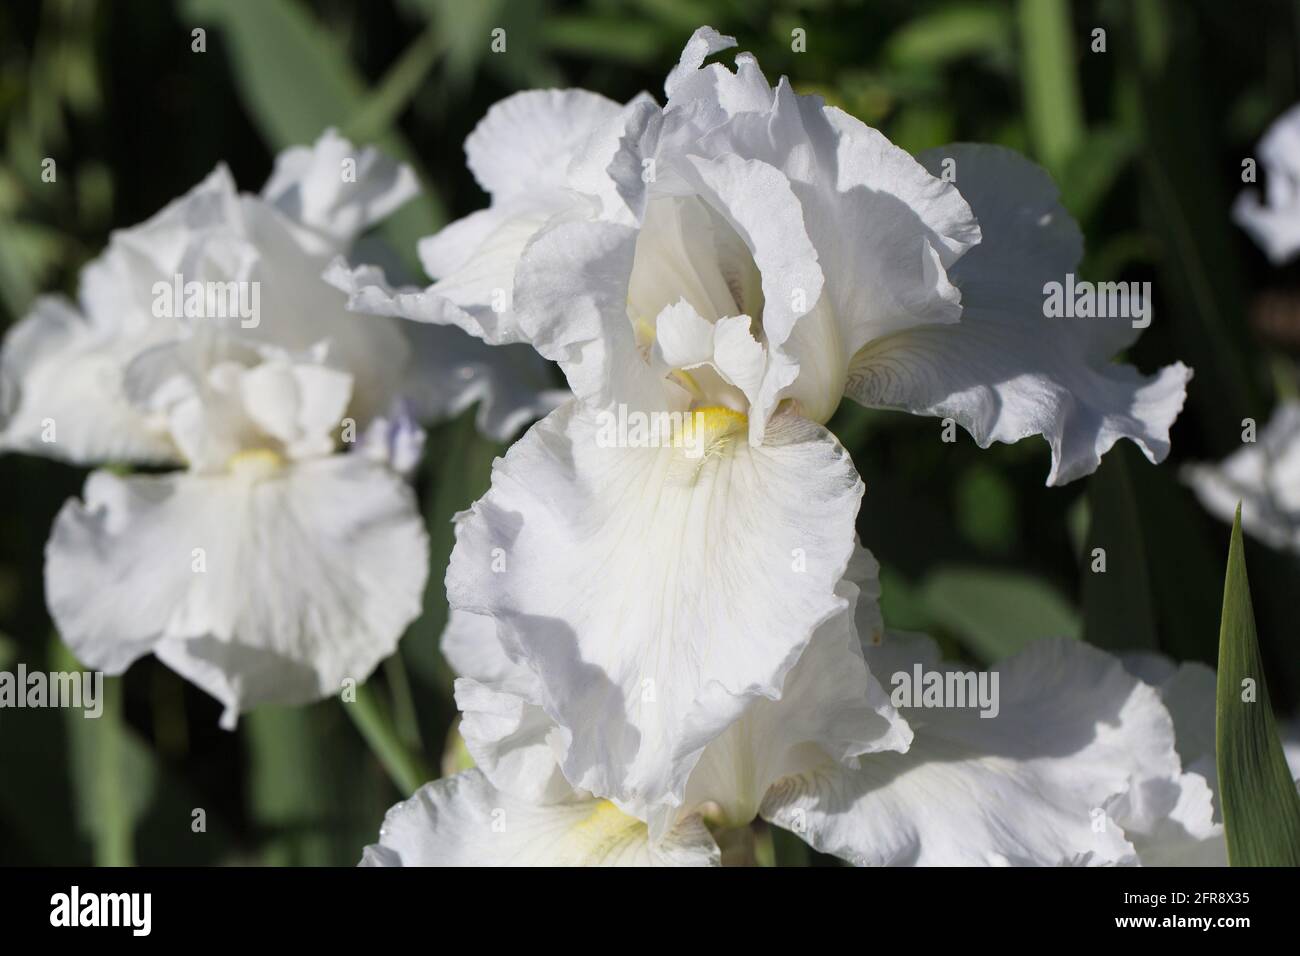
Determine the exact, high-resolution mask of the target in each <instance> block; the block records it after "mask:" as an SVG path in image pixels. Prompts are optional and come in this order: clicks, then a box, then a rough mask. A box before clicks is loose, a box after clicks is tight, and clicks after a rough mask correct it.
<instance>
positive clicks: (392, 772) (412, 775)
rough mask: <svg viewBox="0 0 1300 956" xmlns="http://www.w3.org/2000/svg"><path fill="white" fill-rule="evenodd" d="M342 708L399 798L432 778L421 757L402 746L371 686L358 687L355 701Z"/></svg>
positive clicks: (399, 737)
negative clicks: (386, 775) (390, 780)
mask: <svg viewBox="0 0 1300 956" xmlns="http://www.w3.org/2000/svg"><path fill="white" fill-rule="evenodd" d="M343 709H344V710H346V711H347V712H348V716H349V717H351V718H352V722H353V723H354V724H356V725H357V730H359V731H361V736H362V737H363V738H365V741H366V744H367V745H369V747H370V750H371V752H372V753H374V755H375V756H376V757H377V758H378V759H379V762H380V763H381V764H383V767H384V769H385V770H386V771H388V776H389V777H391V778H392V781H393V784H394V785H395V786H396V787H397V789H398V790H399V791H401V793H402V796H404V797H409V796H411V794H413V793H415V791H416V790H418V789H420V787H421V785H423V784H424V783H425V782H426V781H428V780H432V779H433V774H432V773H431V772H430V771H429V768H428V767H427V766H426V765H425V762H424V758H423V757H422V756H421V755H420V754H416V753H413V752H412V751H411V750H409V749H408V748H407V747H406V746H405V744H403V743H402V738H401V735H400V734H399V733H398V732H397V728H396V727H395V726H394V724H393V719H392V715H391V714H390V713H389V712H388V708H387V707H385V706H384V704H383V703H382V701H381V700H380V699H379V695H378V694H376V693H375V690H374V688H373V687H372V686H371V685H370V684H362V685H360V686H359V687H357V698H356V700H355V701H352V702H345V703H344V704H343Z"/></svg>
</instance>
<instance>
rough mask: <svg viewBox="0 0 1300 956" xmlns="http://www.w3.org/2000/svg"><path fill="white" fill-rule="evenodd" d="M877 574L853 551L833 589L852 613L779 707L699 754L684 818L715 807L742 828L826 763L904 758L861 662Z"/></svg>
mask: <svg viewBox="0 0 1300 956" xmlns="http://www.w3.org/2000/svg"><path fill="white" fill-rule="evenodd" d="M878 570H879V566H878V565H877V564H876V561H875V559H874V558H873V557H872V556H871V554H870V552H868V551H866V550H865V549H862V548H858V549H857V551H856V552H855V554H854V558H853V560H852V561H851V562H850V563H849V569H848V571H847V573H846V574H845V576H844V579H843V580H842V581H840V583H839V585H838V586H837V587H836V593H837V594H838V595H840V596H841V597H842V598H844V599H845V600H846V601H847V602H848V606H847V607H846V608H845V609H844V610H843V611H842V612H840V613H839V614H837V615H836V616H835V617H833V618H831V619H830V620H829V621H827V622H826V623H824V624H823V625H822V626H821V627H819V628H818V629H817V631H816V632H815V633H814V634H813V638H812V640H811V641H810V642H809V644H808V647H807V649H806V650H805V651H804V652H803V654H802V655H801V656H800V658H799V662H798V663H797V664H796V665H795V666H794V669H793V670H791V671H790V675H789V677H787V678H786V681H785V686H784V687H783V688H782V691H781V697H780V699H779V700H769V699H767V698H765V697H760V698H757V699H755V700H754V701H753V702H752V703H751V704H750V705H749V708H748V709H747V710H746V711H745V713H744V715H743V716H742V717H741V718H740V719H739V720H737V721H736V722H735V723H733V724H732V725H731V726H730V727H728V728H727V729H726V731H724V732H723V733H722V734H721V735H720V736H719V737H717V738H716V739H715V740H713V741H712V742H711V743H710V744H709V745H708V746H707V747H705V748H704V753H703V754H702V755H701V757H700V760H699V763H697V764H696V765H695V769H694V770H693V771H692V772H691V777H690V781H689V783H688V784H687V788H686V803H685V807H686V808H687V809H694V808H697V807H701V806H707V805H713V807H714V808H715V813H716V814H717V815H718V816H719V817H720V819H722V820H724V821H726V822H728V823H729V824H730V825H733V826H743V825H745V824H747V823H749V821H751V820H753V819H754V817H756V816H757V815H758V811H759V807H760V806H761V804H762V802H763V798H764V796H765V795H766V794H767V792H768V790H769V788H770V787H771V786H772V785H773V784H774V783H776V782H777V781H778V780H780V779H781V778H783V777H786V776H789V775H791V774H798V773H802V772H804V771H810V770H815V769H818V768H819V767H821V766H822V765H824V764H825V763H826V760H827V757H830V758H831V759H833V760H835V761H838V762H840V763H843V764H845V765H846V766H857V765H858V760H857V758H858V757H859V756H861V755H863V754H872V753H875V752H877V751H882V750H897V751H905V750H907V748H908V746H909V744H910V743H911V739H912V732H911V729H910V728H909V727H908V726H907V723H906V721H904V720H903V719H902V717H900V716H899V714H898V712H897V711H896V710H895V709H894V707H893V706H892V705H891V704H890V702H889V695H888V694H887V693H886V692H885V691H884V689H883V688H882V687H881V686H880V682H879V680H878V679H877V676H876V675H874V674H872V673H870V672H869V671H868V670H867V665H866V661H865V660H864V659H863V656H862V641H866V642H868V643H871V642H873V641H878V640H879V639H880V607H879V604H878V603H877V598H878V597H879V581H878V578H877V573H878ZM859 628H861V630H862V633H861V637H860V636H859ZM863 759H868V760H869V759H872V758H870V757H865V758H863ZM652 829H654V828H653V827H652Z"/></svg>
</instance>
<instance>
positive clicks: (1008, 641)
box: [921, 567, 1080, 661]
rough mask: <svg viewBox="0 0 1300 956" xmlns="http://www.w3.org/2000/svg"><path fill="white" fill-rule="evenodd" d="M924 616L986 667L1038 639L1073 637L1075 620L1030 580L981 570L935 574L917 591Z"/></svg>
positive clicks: (1076, 633)
mask: <svg viewBox="0 0 1300 956" xmlns="http://www.w3.org/2000/svg"><path fill="white" fill-rule="evenodd" d="M921 594H922V601H923V602H924V604H925V607H926V610H927V612H928V613H929V615H930V616H931V617H932V618H933V619H934V620H935V621H936V622H937V623H939V624H941V625H942V626H943V627H945V628H947V629H948V630H949V631H951V632H952V633H953V635H954V636H955V637H957V639H958V640H960V641H961V643H962V644H963V645H964V646H965V647H966V648H967V649H968V650H970V651H971V652H973V653H974V654H975V655H977V656H978V657H979V658H981V659H982V660H985V661H995V660H1000V659H1002V658H1004V657H1007V656H1009V655H1011V654H1014V653H1016V652H1017V651H1019V650H1020V649H1021V648H1023V647H1025V646H1026V645H1027V644H1029V643H1030V642H1031V641H1034V640H1037V639H1038V638H1041V637H1076V638H1077V637H1078V636H1079V631H1080V626H1079V619H1078V617H1077V615H1076V614H1075V613H1074V611H1073V609H1071V607H1070V606H1069V605H1068V604H1067V603H1066V602H1065V600H1064V599H1063V598H1062V597H1061V596H1060V595H1059V594H1058V593H1057V592H1056V591H1055V590H1054V589H1053V588H1052V587H1050V586H1049V585H1047V584H1045V583H1044V582H1043V581H1042V580H1040V579H1039V578H1036V577H1033V576H1032V575H1028V574H1023V573H1020V572H1016V571H990V570H988V569H986V568H975V567H951V568H943V569H940V570H939V571H936V572H935V573H933V574H932V575H930V577H929V578H927V579H926V581H925V583H924V584H923V585H922V589H921Z"/></svg>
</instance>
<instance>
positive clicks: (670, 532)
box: [447, 403, 862, 816]
mask: <svg viewBox="0 0 1300 956" xmlns="http://www.w3.org/2000/svg"><path fill="white" fill-rule="evenodd" d="M718 414H720V415H722V416H723V417H724V418H726V423H725V426H724V425H718V424H717V420H716V419H715V426H714V427H715V432H714V434H713V437H712V440H711V441H710V443H709V448H710V450H709V452H708V453H707V454H706V455H705V456H704V457H703V458H699V459H691V458H689V457H687V456H686V450H685V449H677V448H666V449H661V448H621V447H601V445H600V443H599V441H598V429H599V424H598V419H597V416H596V415H595V414H594V413H592V412H590V411H588V410H584V409H583V408H582V407H581V406H579V405H578V404H576V403H570V404H569V405H566V406H564V407H562V408H560V409H559V410H557V411H556V412H554V413H552V414H551V415H550V416H549V417H548V418H546V419H545V420H543V421H542V422H541V423H539V424H538V425H536V426H534V427H533V429H532V430H530V431H529V432H528V433H527V434H526V435H525V436H524V437H523V438H522V439H521V440H520V441H519V442H517V443H516V444H515V445H514V447H512V448H511V450H510V452H509V453H508V454H507V455H506V457H505V458H504V459H503V460H500V461H498V462H497V464H496V467H495V469H494V474H493V483H492V489H491V490H490V491H489V492H488V494H487V495H486V496H485V497H484V498H483V499H482V500H481V501H479V502H478V503H477V504H475V506H474V507H473V508H472V509H471V510H470V511H469V512H467V513H466V514H465V515H463V516H462V517H461V519H460V521H459V523H458V525H457V544H456V548H455V550H454V552H453V555H452V562H451V566H450V568H449V570H448V576H447V585H448V596H449V599H450V601H451V603H452V605H453V606H454V607H458V608H463V609H467V610H470V611H473V612H474V613H477V614H483V615H488V616H491V617H493V618H495V620H496V624H497V633H498V636H499V639H500V640H501V641H502V642H503V644H504V645H505V646H506V649H507V653H508V655H509V656H510V657H511V658H512V659H513V660H517V661H521V662H523V663H525V664H526V665H527V667H528V669H529V670H530V671H532V672H533V673H534V674H536V675H537V677H538V679H539V681H540V684H541V700H540V703H541V704H542V706H543V708H544V709H545V711H546V712H547V714H548V715H549V716H550V717H551V718H552V719H553V720H554V721H555V722H556V724H557V725H558V727H559V728H560V731H561V732H562V733H563V735H564V737H565V742H566V744H567V746H566V750H565V754H564V762H563V766H564V771H565V775H566V776H567V778H568V779H569V780H570V781H571V782H573V783H574V784H575V785H576V786H579V787H581V788H583V789H584V790H588V791H591V792H593V793H600V794H602V795H605V796H608V797H609V798H611V799H614V800H617V801H619V802H620V803H621V804H622V805H624V806H626V807H628V808H629V809H631V810H632V812H635V813H637V814H638V815H641V814H645V815H647V816H648V815H650V814H651V813H652V812H653V811H654V810H655V809H656V808H665V807H666V808H672V807H676V806H677V805H679V804H680V802H681V799H682V794H683V789H684V785H685V780H686V776H687V774H688V773H689V771H690V769H691V767H692V766H693V765H694V763H695V761H696V759H697V758H698V755H699V753H700V751H701V750H703V748H704V747H705V746H706V745H707V744H708V743H709V741H710V740H711V739H713V738H714V737H716V736H717V735H718V734H720V733H721V732H722V731H723V730H725V729H726V727H727V726H729V725H730V724H731V723H732V722H733V721H734V720H735V719H736V718H737V717H738V716H739V715H740V714H741V713H742V712H743V711H744V710H745V709H746V706H747V705H748V704H749V703H750V702H751V701H752V700H754V699H756V698H757V697H759V696H766V697H773V698H775V697H777V696H779V694H780V692H781V688H782V686H783V685H784V683H785V679H786V676H787V674H788V673H789V671H790V669H791V668H792V667H793V666H794V664H795V662H796V661H797V660H798V657H799V654H800V653H801V652H802V650H803V649H804V647H805V645H806V644H807V643H808V641H809V639H810V638H811V636H812V634H813V632H814V631H815V630H816V629H817V627H818V626H820V625H821V624H823V623H824V622H825V621H827V620H828V619H830V618H832V617H834V616H835V615H837V614H839V613H841V612H842V611H843V610H844V609H845V607H846V605H847V601H846V599H845V598H842V597H839V596H837V595H836V594H835V586H836V584H837V582H838V581H839V580H840V578H841V577H842V575H843V571H844V568H845V566H846V564H847V563H848V560H849V557H850V554H851V552H852V547H853V540H852V528H853V519H854V515H855V514H856V511H857V506H858V500H859V497H860V496H861V493H862V485H861V482H860V480H859V479H858V477H857V474H856V473H855V472H854V471H853V467H852V464H851V462H850V461H849V460H848V456H847V455H846V454H845V452H844V450H843V449H842V448H841V447H840V446H839V445H838V444H837V443H836V442H835V441H834V440H833V439H832V438H831V437H830V436H829V435H828V434H827V433H826V432H825V431H824V430H823V429H821V428H819V427H817V426H814V425H812V424H810V423H807V422H804V421H802V420H799V419H794V418H789V417H780V416H778V417H777V418H775V419H773V423H772V425H771V426H770V427H769V432H768V435H767V441H766V442H765V443H764V445H763V446H761V447H758V448H755V447H752V446H750V445H749V444H748V442H747V441H746V439H745V429H744V424H743V419H742V418H741V416H738V415H735V413H725V414H724V413H718ZM726 416H730V417H726ZM502 562H504V570H503V571H500V573H493V571H492V568H493V566H494V563H495V564H496V566H497V567H498V568H500V567H501V566H502Z"/></svg>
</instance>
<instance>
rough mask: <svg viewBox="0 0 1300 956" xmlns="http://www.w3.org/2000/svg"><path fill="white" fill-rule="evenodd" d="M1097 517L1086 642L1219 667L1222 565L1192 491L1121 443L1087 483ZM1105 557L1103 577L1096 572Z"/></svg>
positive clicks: (1085, 593)
mask: <svg viewBox="0 0 1300 956" xmlns="http://www.w3.org/2000/svg"><path fill="white" fill-rule="evenodd" d="M1088 507H1089V512H1090V514H1091V523H1090V526H1089V529H1088V538H1087V546H1086V549H1085V551H1084V553H1083V554H1082V555H1081V563H1082V575H1083V581H1082V584H1081V588H1080V591H1081V595H1082V604H1083V620H1084V638H1085V639H1086V640H1087V641H1088V643H1090V644H1094V645H1096V646H1097V647H1103V648H1106V649H1107V650H1112V651H1121V650H1138V649H1140V650H1157V649H1158V650H1160V651H1162V652H1164V653H1165V654H1169V655H1170V656H1172V657H1174V658H1176V659H1177V660H1200V661H1203V662H1204V663H1206V664H1212V663H1213V662H1214V654H1215V644H1214V641H1215V634H1214V620H1215V617H1216V614H1217V612H1218V608H1217V607H1216V605H1215V597H1214V594H1215V592H1216V591H1217V588H1218V579H1217V573H1218V572H1217V567H1216V565H1217V562H1216V561H1215V559H1214V555H1213V550H1212V548H1211V547H1210V546H1209V544H1208V543H1207V541H1206V537H1205V535H1204V532H1203V530H1202V529H1203V527H1204V518H1203V517H1202V516H1201V515H1200V514H1199V510H1198V509H1197V508H1196V506H1195V505H1194V504H1193V502H1192V501H1191V499H1190V497H1189V492H1188V491H1187V489H1186V488H1184V487H1182V486H1181V485H1179V484H1178V482H1177V481H1176V479H1175V477H1174V475H1173V474H1172V473H1171V472H1170V471H1169V470H1168V469H1166V468H1159V467H1156V466H1153V465H1152V464H1151V463H1150V462H1148V461H1147V460H1146V459H1145V458H1143V457H1142V454H1141V452H1139V451H1138V450H1137V449H1136V448H1135V447H1134V446H1133V445H1132V444H1131V443H1129V442H1120V443H1119V444H1117V445H1116V446H1115V447H1114V448H1112V449H1111V450H1110V451H1109V452H1108V453H1107V455H1106V457H1105V458H1104V459H1103V461H1102V463H1101V467H1100V468H1098V469H1097V472H1096V473H1095V474H1094V475H1093V476H1092V477H1091V478H1090V479H1089V481H1088ZM1097 548H1101V549H1102V550H1103V551H1104V552H1105V553H1104V560H1105V568H1106V570H1105V572H1104V573H1102V572H1094V571H1093V570H1092V568H1093V566H1094V563H1095V562H1096V561H1097V558H1095V557H1094V552H1095V550H1096V549H1097Z"/></svg>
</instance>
